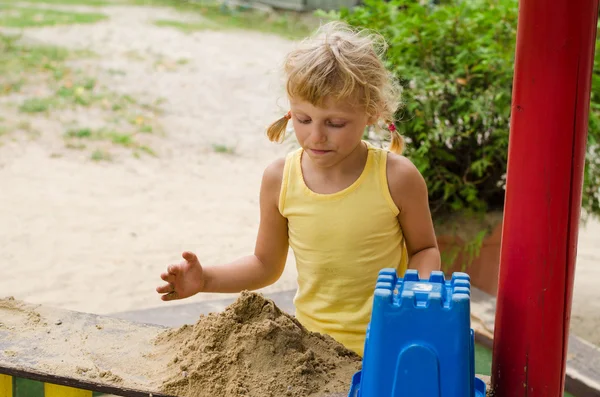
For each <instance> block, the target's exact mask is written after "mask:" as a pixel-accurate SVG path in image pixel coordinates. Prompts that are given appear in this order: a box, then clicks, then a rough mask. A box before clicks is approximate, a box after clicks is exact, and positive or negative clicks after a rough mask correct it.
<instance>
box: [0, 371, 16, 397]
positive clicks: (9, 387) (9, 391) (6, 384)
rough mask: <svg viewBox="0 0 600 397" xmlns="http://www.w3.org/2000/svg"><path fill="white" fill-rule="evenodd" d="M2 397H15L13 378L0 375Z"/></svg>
mask: <svg viewBox="0 0 600 397" xmlns="http://www.w3.org/2000/svg"><path fill="white" fill-rule="evenodd" d="M0 397H13V380H12V376H8V375H2V374H0Z"/></svg>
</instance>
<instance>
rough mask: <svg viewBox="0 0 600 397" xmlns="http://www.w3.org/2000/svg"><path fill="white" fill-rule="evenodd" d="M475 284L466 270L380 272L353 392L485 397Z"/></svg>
mask: <svg viewBox="0 0 600 397" xmlns="http://www.w3.org/2000/svg"><path fill="white" fill-rule="evenodd" d="M470 303H471V283H470V279H469V276H468V275H467V274H466V273H458V272H457V273H453V274H452V279H451V280H448V281H446V280H445V278H444V273H443V272H440V271H436V272H432V273H431V276H430V277H429V280H420V279H419V275H418V272H417V271H416V270H408V271H407V272H406V273H405V275H404V278H398V277H397V275H396V271H395V269H383V270H381V271H380V272H379V277H378V278H377V284H376V286H375V294H374V299H373V311H372V314H371V322H370V323H369V326H368V327H367V335H366V340H365V349H364V356H363V365H362V371H360V372H357V373H356V374H355V375H354V377H353V379H352V386H351V389H350V393H349V395H348V396H349V397H485V393H486V390H485V389H486V386H485V383H484V382H483V381H481V380H480V379H478V378H476V377H475V346H474V333H473V330H472V329H471V318H470V310H471V306H470Z"/></svg>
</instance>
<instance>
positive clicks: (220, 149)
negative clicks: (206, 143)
mask: <svg viewBox="0 0 600 397" xmlns="http://www.w3.org/2000/svg"><path fill="white" fill-rule="evenodd" d="M212 147H213V150H214V151H215V153H224V154H234V153H235V148H233V147H231V146H227V145H222V144H218V143H215V144H213V145H212Z"/></svg>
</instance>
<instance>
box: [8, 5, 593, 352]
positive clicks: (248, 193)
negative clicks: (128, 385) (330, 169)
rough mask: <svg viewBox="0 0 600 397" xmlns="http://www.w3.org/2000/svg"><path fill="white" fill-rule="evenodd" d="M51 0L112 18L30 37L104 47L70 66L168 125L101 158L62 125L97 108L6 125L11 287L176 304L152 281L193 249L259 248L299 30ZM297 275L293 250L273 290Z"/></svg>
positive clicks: (105, 304) (578, 304) (588, 255)
mask: <svg viewBox="0 0 600 397" xmlns="http://www.w3.org/2000/svg"><path fill="white" fill-rule="evenodd" d="M52 7H53V9H68V10H69V11H73V10H78V11H93V12H101V13H103V14H106V15H107V16H108V17H109V18H108V19H106V20H103V21H100V22H97V23H95V24H82V25H66V26H54V27H41V28H28V29H25V30H23V34H24V39H25V40H27V41H30V42H32V43H41V44H50V45H58V46H62V47H66V48H69V49H71V50H84V49H85V50H91V51H92V52H93V53H95V54H96V56H95V57H92V58H91V59H78V60H74V61H72V63H71V65H72V66H73V67H78V68H82V69H83V70H84V71H86V73H89V74H91V75H93V76H94V77H95V79H96V80H97V82H98V84H101V85H104V86H107V87H110V89H111V90H113V91H114V92H115V93H116V94H120V95H125V94H126V95H130V96H132V97H134V98H136V100H140V101H145V102H151V103H160V108H161V111H160V112H156V114H153V115H151V116H147V117H154V118H153V123H154V124H153V125H159V126H160V128H157V129H156V130H159V131H160V133H154V134H148V135H147V136H144V143H145V145H147V146H149V147H151V148H152V151H153V152H155V153H156V156H142V157H140V158H136V157H135V156H133V155H132V153H131V151H130V150H129V149H127V148H120V147H116V148H113V147H110V148H109V149H107V150H110V151H111V158H112V159H111V160H110V161H93V160H92V159H91V158H90V153H89V152H88V151H86V150H74V149H73V148H72V147H69V146H68V145H66V144H65V139H64V137H63V131H64V128H65V127H64V126H65V125H67V124H69V123H75V124H79V125H81V124H82V123H84V124H86V125H92V126H94V125H99V124H101V123H102V117H101V116H102V114H101V112H98V111H95V110H93V109H90V110H89V111H86V112H84V113H81V112H79V113H75V112H71V111H69V110H61V111H57V112H53V113H52V114H51V115H50V116H45V115H31V116H27V117H28V123H30V127H31V129H33V130H35V131H37V135H36V137H35V138H32V137H29V136H24V135H23V136H22V135H19V136H14V135H12V136H11V135H10V134H9V135H7V136H2V137H0V219H2V222H0V247H2V248H1V249H0V263H1V264H2V265H1V269H2V271H1V274H2V277H1V278H0V295H1V296H10V295H12V296H15V298H17V299H22V300H25V301H27V302H30V303H42V304H47V305H53V306H56V307H61V308H66V309H71V310H78V311H85V312H91V313H98V314H107V313H114V312H118V311H126V310H135V309H144V308H150V307H156V306H159V305H164V304H165V303H163V302H161V301H160V300H159V296H158V294H157V293H156V292H155V290H154V288H155V287H156V286H157V285H158V284H159V283H160V279H159V274H160V272H161V271H163V269H164V268H165V267H166V266H167V265H168V264H169V263H173V262H178V261H179V260H180V257H179V254H180V253H181V252H182V251H184V250H192V251H194V252H196V253H197V254H198V256H199V258H200V260H201V262H203V263H204V264H217V263H221V262H224V261H228V260H231V259H234V258H236V257H238V256H240V255H246V254H248V253H250V252H252V249H253V246H254V239H255V236H256V228H257V225H258V189H259V183H260V180H261V176H262V171H263V169H264V167H265V166H266V165H267V164H268V163H269V162H271V161H272V160H273V159H275V158H277V157H279V156H282V155H283V154H285V153H286V152H287V151H288V150H289V149H290V147H289V145H276V144H272V143H270V142H268V140H267V138H266V136H265V133H264V130H265V127H266V126H267V125H268V124H269V123H270V122H271V121H273V120H274V119H275V118H278V117H279V116H280V115H281V114H282V112H283V111H284V109H285V97H284V95H283V90H282V86H281V81H280V78H281V76H280V73H279V67H280V64H281V61H282V59H283V56H284V54H285V53H286V52H287V51H288V50H289V49H291V48H292V46H293V44H294V43H293V42H292V41H290V40H287V39H283V38H281V37H279V36H275V35H267V34H261V33H256V32H248V31H244V32H242V31H230V30H218V31H210V30H202V31H196V32H191V33H184V32H182V31H180V30H177V29H173V28H169V27H159V26H156V25H155V24H153V21H155V20H176V21H196V19H197V18H199V17H198V16H197V15H191V14H184V13H181V12H177V11H175V10H173V9H170V8H157V7H147V6H144V7H135V6H105V7H84V6H77V7H74V6H69V7H66V6H63V7H58V6H52ZM2 31H5V32H10V31H14V30H11V29H2ZM18 32H21V30H18ZM25 92H26V93H27V92H28V93H30V94H31V93H32V94H34V95H43V92H39V93H38V92H36V91H35V88H32V87H30V91H27V90H25ZM23 100H24V97H23V94H22V93H17V94H11V95H9V96H4V97H0V114H1V115H2V116H3V118H4V119H8V121H11V119H15V121H16V118H17V117H23V116H21V115H18V112H17V111H16V110H15V106H14V105H15V104H18V103H21V102H22V101H23ZM145 117H146V116H145ZM599 236H600V226H599V225H598V223H592V224H590V225H589V226H588V227H587V228H586V229H582V231H581V235H580V242H581V244H580V256H579V258H580V259H579V262H578V270H577V274H576V287H575V295H574V305H573V324H574V330H575V333H577V334H578V335H580V336H583V337H584V338H586V339H588V340H590V341H592V342H594V343H596V344H599V345H600V331H599V330H600V327H599V325H600V315H599V314H598V313H600V306H599V305H600V304H599V303H598V302H600V288H598V285H599V283H600V270H599V269H600V266H598V264H599V263H600V252H599V251H598V248H597V246H598V244H597V243H598V241H599V239H600V237H599ZM293 288H295V269H294V264H293V260H292V258H291V257H290V262H289V264H288V266H287V268H286V270H285V273H284V275H283V276H282V278H281V279H280V280H279V281H278V283H277V284H275V285H274V286H271V287H269V288H268V289H267V290H266V291H276V290H289V289H293ZM217 297H222V296H216V295H212V294H207V295H199V296H196V297H193V298H191V299H189V300H186V301H185V303H189V302H193V301H199V300H205V299H214V298H217ZM173 304H178V303H173Z"/></svg>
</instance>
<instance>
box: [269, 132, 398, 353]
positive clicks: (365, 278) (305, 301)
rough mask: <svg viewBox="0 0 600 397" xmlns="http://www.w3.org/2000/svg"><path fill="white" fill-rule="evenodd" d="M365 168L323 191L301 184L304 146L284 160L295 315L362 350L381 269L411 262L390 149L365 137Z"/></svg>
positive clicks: (282, 205)
mask: <svg viewBox="0 0 600 397" xmlns="http://www.w3.org/2000/svg"><path fill="white" fill-rule="evenodd" d="M365 143H366V144H367V147H368V155H367V162H366V165H365V168H364V170H363V172H362V174H361V175H360V176H359V178H358V179H357V180H356V181H355V182H354V183H353V184H352V185H350V186H349V187H348V188H346V189H344V190H342V191H339V192H336V193H333V194H319V193H315V192H313V191H312V190H310V189H309V188H308V186H307V185H306V184H305V183H304V178H303V175H302V168H301V157H302V153H303V150H302V149H301V148H300V149H298V150H296V151H294V152H292V153H290V154H289V155H288V156H287V158H286V161H285V166H284V172H283V179H282V184H281V193H280V197H279V211H280V212H281V214H282V215H283V216H284V217H285V218H287V220H288V234H289V243H290V247H291V248H292V251H293V252H294V256H295V258H296V267H297V272H298V291H297V293H296V296H295V298H294V305H295V308H296V318H297V319H298V320H299V321H300V322H301V323H302V324H303V325H304V326H305V327H306V328H307V329H308V330H310V331H313V332H319V333H322V334H328V335H330V336H331V337H333V338H334V339H336V340H337V341H338V342H340V343H342V344H343V345H345V346H346V347H347V348H348V349H350V350H353V351H355V352H356V353H358V354H360V355H361V356H362V355H363V348H364V341H365V334H366V329H367V325H368V323H369V321H370V319H371V309H372V303H373V292H374V290H375V283H376V280H377V275H378V273H379V270H380V269H382V268H386V267H392V268H396V269H398V273H399V274H400V275H402V274H404V272H405V270H406V267H407V258H408V256H407V254H406V246H405V242H404V238H403V235H402V231H401V229H400V224H399V222H398V219H397V216H398V213H399V211H398V208H397V207H396V205H395V204H394V201H393V199H392V196H391V194H390V192H389V188H388V183H387V176H386V161H387V154H388V152H387V151H386V150H384V149H379V148H375V147H374V146H372V145H371V144H369V143H368V142H365Z"/></svg>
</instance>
